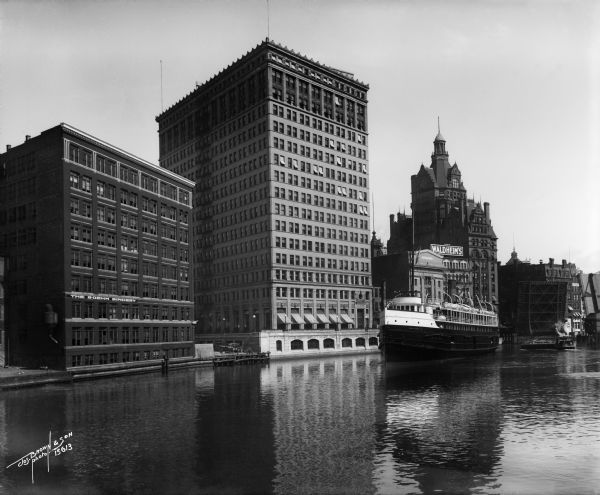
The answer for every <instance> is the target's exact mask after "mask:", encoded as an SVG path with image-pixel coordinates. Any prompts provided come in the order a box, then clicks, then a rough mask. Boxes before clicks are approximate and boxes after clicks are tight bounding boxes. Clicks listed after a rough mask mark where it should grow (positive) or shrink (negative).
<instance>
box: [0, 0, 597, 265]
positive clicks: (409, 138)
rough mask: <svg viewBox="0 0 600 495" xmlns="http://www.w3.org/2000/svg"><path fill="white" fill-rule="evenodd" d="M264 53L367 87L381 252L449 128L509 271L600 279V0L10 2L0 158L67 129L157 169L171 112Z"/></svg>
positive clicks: (5, 10) (3, 29) (3, 15)
mask: <svg viewBox="0 0 600 495" xmlns="http://www.w3.org/2000/svg"><path fill="white" fill-rule="evenodd" d="M267 37H269V38H270V39H271V40H273V41H275V42H277V43H279V44H281V45H284V46H287V47H288V48H290V49H293V50H294V51H296V52H298V53H300V54H303V55H305V56H308V57H309V58H312V59H314V60H316V61H318V62H320V63H322V64H325V65H328V66H332V67H335V68H338V69H341V70H344V71H347V72H351V73H353V74H354V75H355V77H356V79H358V80H359V81H361V82H364V83H367V84H368V85H369V88H370V89H369V92H368V100H369V103H368V121H369V167H370V180H371V182H370V185H371V194H372V197H373V218H374V225H373V229H374V230H375V232H376V234H377V236H378V237H379V238H381V239H382V240H383V241H384V242H385V241H387V239H388V238H389V215H390V214H396V213H398V212H404V211H406V212H407V213H410V177H411V175H413V174H416V173H417V171H418V170H419V167H420V165H421V164H422V163H423V164H424V165H425V166H429V164H430V160H431V158H430V156H431V153H432V151H433V140H434V138H435V136H436V134H437V121H438V117H439V119H440V126H441V132H442V134H443V136H444V138H445V139H446V149H447V151H448V152H449V155H450V156H449V158H450V162H451V163H454V162H456V163H457V164H458V166H459V168H460V170H461V172H462V177H463V182H464V185H465V187H466V189H467V192H468V196H469V197H472V198H474V199H475V200H476V201H481V202H485V201H487V202H489V203H490V212H491V213H490V215H491V220H492V224H493V227H494V230H495V232H496V235H497V237H498V259H499V260H500V261H501V262H502V263H505V262H506V261H508V259H509V258H510V253H511V251H512V250H513V247H514V248H515V249H516V251H517V252H518V255H519V258H520V259H522V260H531V262H532V263H537V262H538V261H539V260H540V259H542V260H544V261H545V262H547V261H548V258H554V259H555V260H557V261H559V262H560V260H562V259H566V260H570V261H572V262H573V263H576V264H577V266H578V267H579V268H580V269H582V270H583V271H584V272H597V271H600V151H599V148H600V2H596V1H594V0H581V1H577V0H570V1H565V0H562V1H558V0H522V1H519V0H480V1H477V2H475V1H467V0H420V1H417V0H404V1H403V0H396V1H392V0H371V1H364V0H363V1H358V0H354V1H353V0H344V1H341V0H327V1H324V0H321V1H317V0H296V1H291V0H269V1H267V0H211V1H208V0H195V1H192V0H169V1H158V0H156V1H152V0H147V1H141V0H114V1H110V0H107V1H101V0H93V1H92V0H73V1H71V0H63V1H60V0H54V1H53V0H46V1H37V0H19V1H16V0H15V1H13V0H0V149H1V150H4V149H5V147H6V145H7V144H11V145H12V146H16V145H18V144H20V143H22V142H23V141H24V139H25V135H26V134H29V135H32V136H35V135H38V134H39V133H40V132H42V131H44V130H45V129H48V128H50V127H53V126H55V125H57V124H59V123H60V122H66V123H68V124H70V125H72V126H74V127H77V128H79V129H81V130H83V131H85V132H87V133H89V134H92V135H94V136H96V137H98V138H100V139H102V140H104V141H107V142H109V143H111V144H113V145H115V146H117V147H119V148H122V149H124V150H126V151H128V152H130V153H132V154H134V155H136V156H138V157H140V158H143V159H145V160H147V161H149V162H152V163H156V164H157V163H158V135H157V129H158V127H157V124H156V121H155V117H156V116H157V115H158V114H159V113H160V112H161V109H162V108H165V109H166V108H168V107H169V106H171V105H173V104H174V103H176V102H177V101H178V100H179V99H181V98H182V97H183V96H185V95H186V94H188V93H190V92H191V91H192V90H193V89H194V87H195V85H196V83H200V84H201V83H203V82H205V81H207V80H208V79H210V78H211V77H212V76H213V75H215V74H217V73H218V72H219V71H221V70H222V69H224V68H225V67H227V66H228V65H230V64H231V63H232V62H234V61H235V60H236V59H238V58H239V57H240V56H242V55H244V54H245V53H246V52H248V51H249V50H250V49H252V48H253V47H255V46H256V45H258V44H260V43H261V42H262V41H263V40H264V39H265V38H267ZM161 61H162V64H161ZM161 65H162V69H161Z"/></svg>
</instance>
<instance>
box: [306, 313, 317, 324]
mask: <svg viewBox="0 0 600 495" xmlns="http://www.w3.org/2000/svg"><path fill="white" fill-rule="evenodd" d="M304 319H305V320H306V323H310V324H311V325H316V324H317V320H316V318H315V317H314V316H313V315H312V314H310V313H304Z"/></svg>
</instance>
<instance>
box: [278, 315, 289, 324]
mask: <svg viewBox="0 0 600 495" xmlns="http://www.w3.org/2000/svg"><path fill="white" fill-rule="evenodd" d="M277 321H278V322H279V323H290V317H289V316H288V315H286V314H285V313H277Z"/></svg>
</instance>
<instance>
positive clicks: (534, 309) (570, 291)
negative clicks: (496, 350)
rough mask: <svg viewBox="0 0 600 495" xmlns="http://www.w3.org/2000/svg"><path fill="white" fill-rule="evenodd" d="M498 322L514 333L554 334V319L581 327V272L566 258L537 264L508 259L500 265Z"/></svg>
mask: <svg viewBox="0 0 600 495" xmlns="http://www.w3.org/2000/svg"><path fill="white" fill-rule="evenodd" d="M498 271H499V280H500V283H499V295H500V305H499V306H500V322H501V323H502V324H503V325H505V326H506V327H509V328H512V329H514V330H515V332H516V334H517V335H520V336H523V337H528V336H531V335H548V334H554V331H555V325H556V324H557V323H560V324H564V323H565V322H566V323H567V327H568V331H572V332H573V333H574V334H578V333H579V332H581V331H582V329H583V323H582V321H583V319H582V298H583V294H582V290H581V285H580V273H579V270H577V267H576V266H575V264H573V263H568V262H567V261H566V260H562V262H561V263H560V264H559V263H555V262H554V259H553V258H550V259H549V260H548V263H543V262H542V261H541V260H540V262H539V263H538V264H532V263H530V262H529V261H521V260H519V258H518V256H517V253H516V251H514V250H513V252H512V255H511V259H510V260H509V261H508V262H507V263H506V264H505V265H502V266H499V269H498Z"/></svg>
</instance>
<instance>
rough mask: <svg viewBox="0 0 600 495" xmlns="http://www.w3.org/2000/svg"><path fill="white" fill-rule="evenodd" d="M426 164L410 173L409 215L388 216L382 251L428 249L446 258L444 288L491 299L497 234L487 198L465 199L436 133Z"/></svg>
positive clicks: (455, 168) (494, 299) (443, 143)
mask: <svg viewBox="0 0 600 495" xmlns="http://www.w3.org/2000/svg"><path fill="white" fill-rule="evenodd" d="M433 145H434V151H433V153H432V154H431V165H430V166H429V167H425V166H424V165H421V167H420V169H419V171H418V172H417V173H416V174H415V175H413V176H412V177H411V194H412V205H411V207H412V215H410V216H408V215H406V214H400V213H399V214H398V216H397V220H395V219H394V216H393V215H391V216H390V239H389V241H388V243H387V253H388V255H389V254H393V253H399V252H406V251H408V250H410V249H413V246H414V249H415V250H419V249H432V250H435V251H436V252H439V253H441V254H442V255H443V256H444V257H445V258H447V263H446V268H447V270H446V276H445V278H446V284H445V285H446V289H445V290H446V292H447V293H448V294H449V295H451V296H454V295H458V296H459V297H462V298H469V299H472V300H474V302H475V303H477V300H479V301H481V302H484V301H485V302H490V303H496V302H497V296H498V276H497V266H496V256H497V246H496V241H497V237H496V234H495V232H494V229H493V227H492V222H491V218H490V205H489V203H487V202H486V203H483V206H482V204H481V203H480V202H475V200H473V199H468V198H467V190H466V188H465V186H464V184H463V180H462V173H461V171H460V169H459V168H458V165H457V164H456V163H454V164H453V165H451V164H450V161H449V158H448V157H449V155H448V152H447V151H446V140H445V139H444V137H443V136H442V134H441V132H439V131H438V134H437V136H436V138H435V140H434V142H433Z"/></svg>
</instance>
